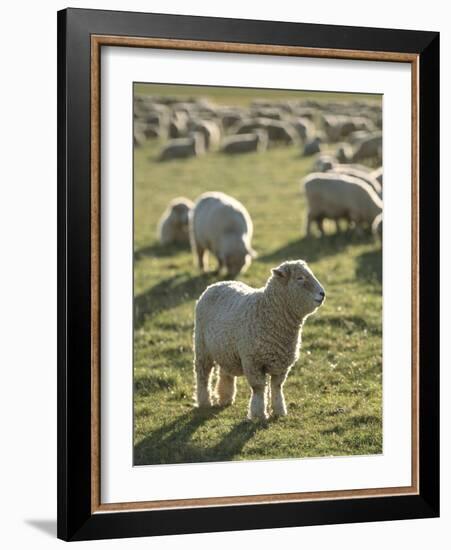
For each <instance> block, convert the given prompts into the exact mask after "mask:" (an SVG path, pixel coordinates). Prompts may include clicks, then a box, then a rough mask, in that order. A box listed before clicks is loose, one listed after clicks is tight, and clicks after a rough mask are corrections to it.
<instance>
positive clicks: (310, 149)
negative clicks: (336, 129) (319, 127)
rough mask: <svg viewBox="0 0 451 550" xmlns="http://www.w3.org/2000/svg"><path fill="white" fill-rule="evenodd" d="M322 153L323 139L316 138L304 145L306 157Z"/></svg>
mask: <svg viewBox="0 0 451 550" xmlns="http://www.w3.org/2000/svg"><path fill="white" fill-rule="evenodd" d="M320 151H321V138H320V137H319V136H316V137H315V138H313V139H312V140H310V141H307V143H306V144H305V145H304V156H305V157H310V156H312V155H316V153H319V152H320Z"/></svg>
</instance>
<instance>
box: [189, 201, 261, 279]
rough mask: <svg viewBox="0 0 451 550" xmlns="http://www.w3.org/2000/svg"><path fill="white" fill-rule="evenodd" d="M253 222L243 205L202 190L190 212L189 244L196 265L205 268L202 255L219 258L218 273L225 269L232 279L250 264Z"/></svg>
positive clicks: (252, 255) (252, 254)
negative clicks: (212, 255) (211, 255)
mask: <svg viewBox="0 0 451 550" xmlns="http://www.w3.org/2000/svg"><path fill="white" fill-rule="evenodd" d="M252 233H253V224H252V220H251V217H250V215H249V213H248V211H247V210H246V208H245V207H244V206H243V205H242V204H241V203H240V202H239V201H237V200H236V199H234V198H233V197H230V196H229V195H226V194H225V193H215V192H213V193H204V194H203V195H201V196H200V197H199V198H198V199H197V201H196V203H195V205H194V208H193V209H192V211H191V213H190V238H191V247H192V249H193V253H194V255H195V256H196V257H197V261H198V265H199V268H200V269H201V270H202V271H204V270H205V263H204V259H205V254H206V253H207V254H208V251H210V252H212V253H213V254H214V255H215V256H216V258H217V260H218V273H219V272H221V270H222V269H224V268H225V269H226V270H227V275H228V276H229V277H231V278H233V277H236V276H237V275H238V273H240V272H241V271H244V270H245V269H247V267H249V265H250V263H251V259H252V257H254V256H255V252H254V251H253V249H252V245H251V242H252Z"/></svg>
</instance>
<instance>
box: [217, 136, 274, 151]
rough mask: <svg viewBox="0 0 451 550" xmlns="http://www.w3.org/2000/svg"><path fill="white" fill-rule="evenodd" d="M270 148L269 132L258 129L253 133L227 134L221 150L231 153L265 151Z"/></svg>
mask: <svg viewBox="0 0 451 550" xmlns="http://www.w3.org/2000/svg"><path fill="white" fill-rule="evenodd" d="M267 148H268V134H267V133H266V132H264V131H262V130H256V131H255V132H253V133H251V134H239V135H233V136H227V137H226V138H224V139H223V141H222V143H221V152H222V153H226V154H229V155H235V154H239V153H252V152H254V151H265V150H266V149H267Z"/></svg>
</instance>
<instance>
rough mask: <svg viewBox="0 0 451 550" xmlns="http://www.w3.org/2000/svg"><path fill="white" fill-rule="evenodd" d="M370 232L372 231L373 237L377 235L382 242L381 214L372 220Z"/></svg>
mask: <svg viewBox="0 0 451 550" xmlns="http://www.w3.org/2000/svg"><path fill="white" fill-rule="evenodd" d="M371 230H372V231H373V235H377V236H378V237H379V239H381V240H382V213H380V214H379V215H378V216H376V217H375V218H374V221H373V225H372V226H371Z"/></svg>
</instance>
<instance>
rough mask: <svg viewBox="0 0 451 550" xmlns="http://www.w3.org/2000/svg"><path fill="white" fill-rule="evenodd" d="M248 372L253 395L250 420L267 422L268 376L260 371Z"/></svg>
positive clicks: (249, 413)
mask: <svg viewBox="0 0 451 550" xmlns="http://www.w3.org/2000/svg"><path fill="white" fill-rule="evenodd" d="M243 370H245V371H247V373H246V375H247V379H248V382H249V385H250V386H251V390H252V394H251V399H250V402H249V411H248V418H249V419H250V420H265V419H266V418H267V414H266V393H267V392H266V375H265V374H264V373H263V372H262V371H261V370H260V371H257V372H255V370H254V371H253V372H252V371H251V372H249V369H245V368H243Z"/></svg>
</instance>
